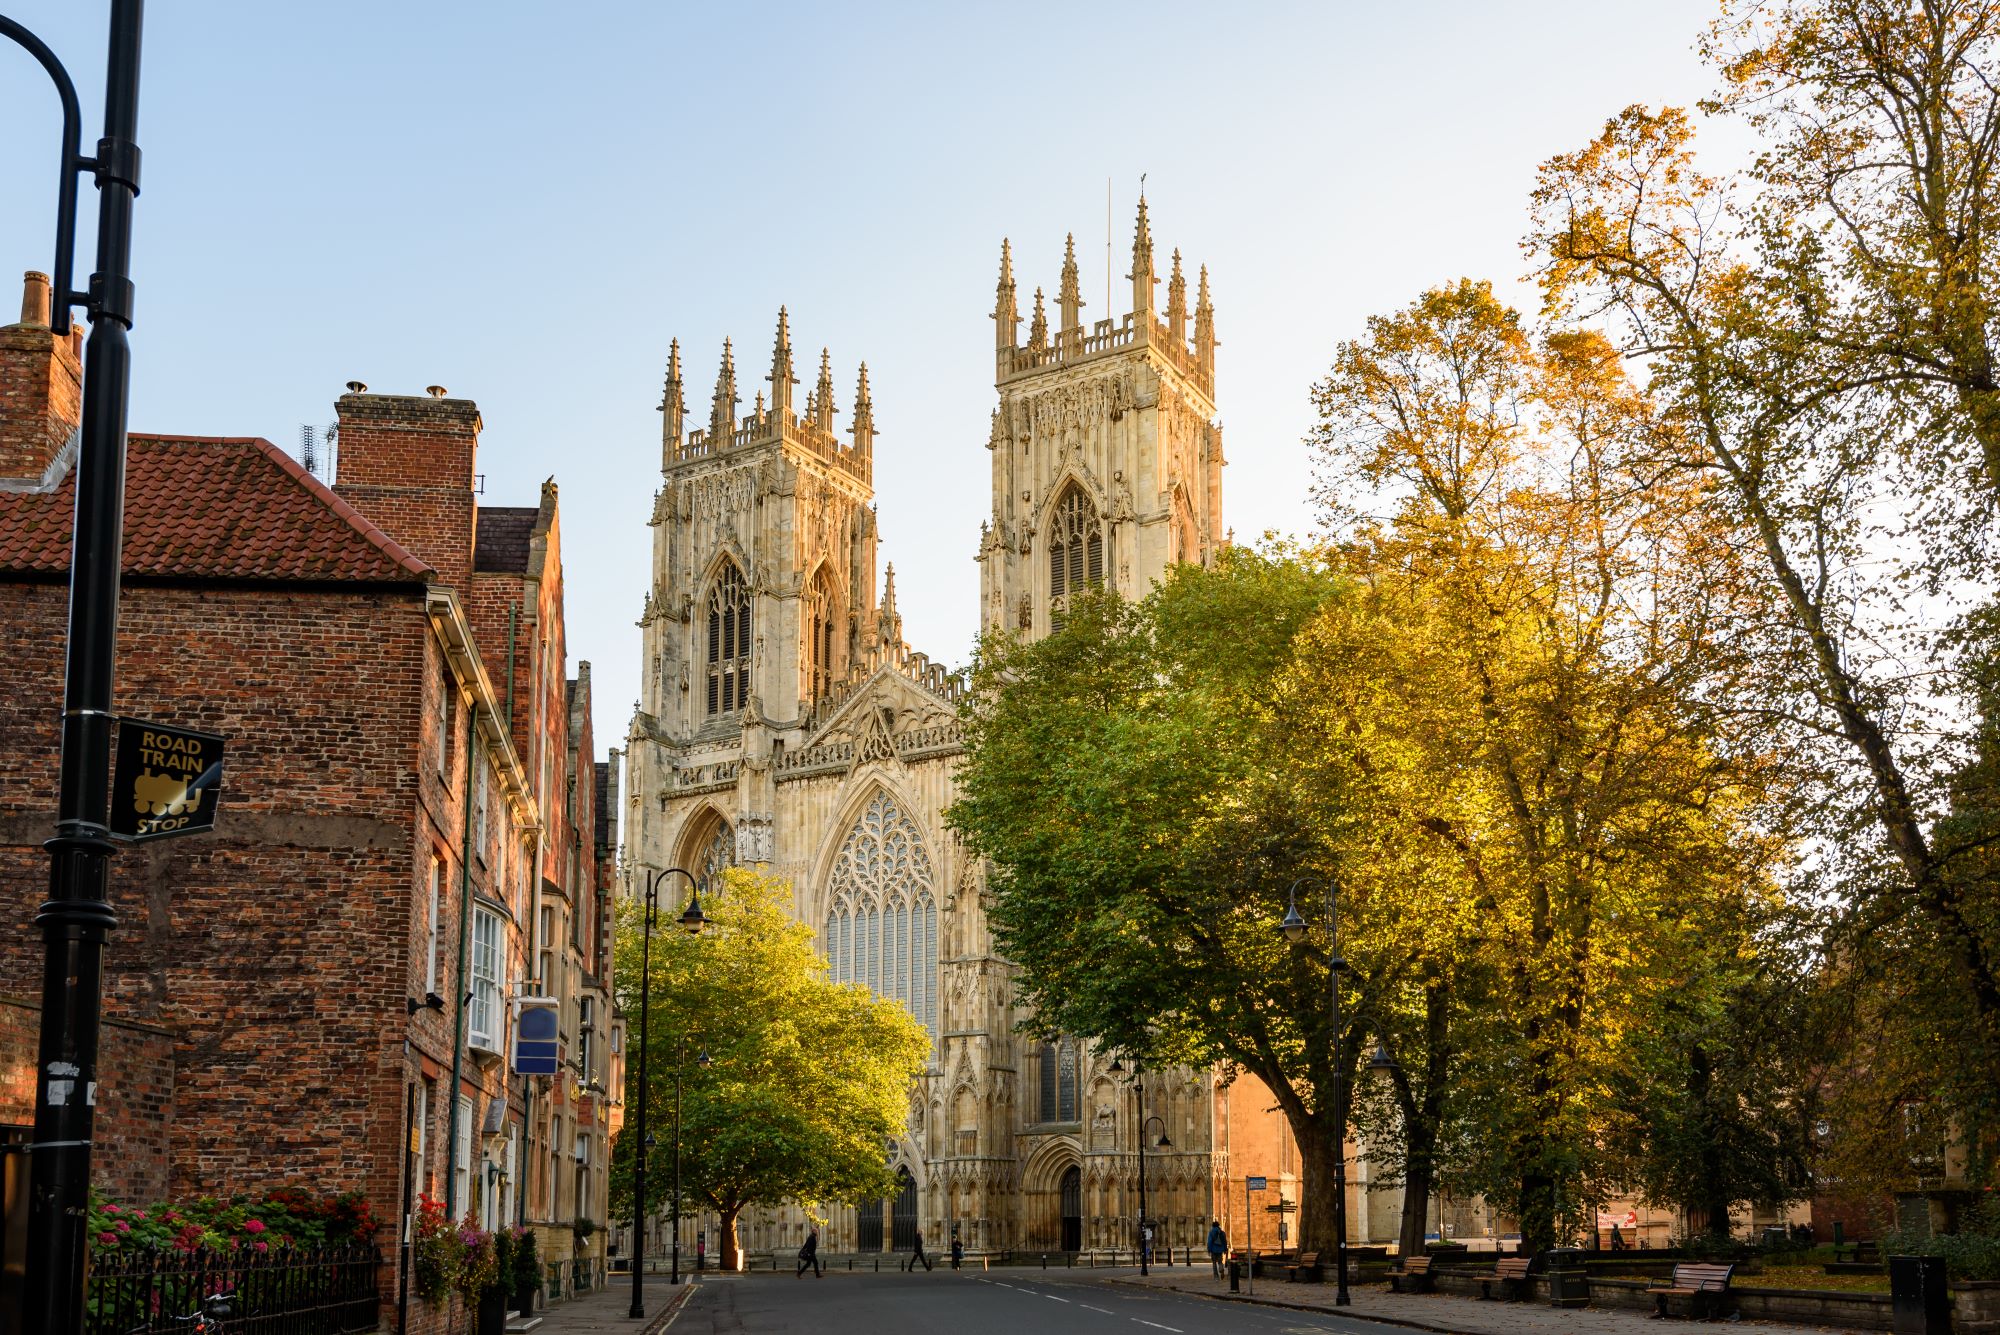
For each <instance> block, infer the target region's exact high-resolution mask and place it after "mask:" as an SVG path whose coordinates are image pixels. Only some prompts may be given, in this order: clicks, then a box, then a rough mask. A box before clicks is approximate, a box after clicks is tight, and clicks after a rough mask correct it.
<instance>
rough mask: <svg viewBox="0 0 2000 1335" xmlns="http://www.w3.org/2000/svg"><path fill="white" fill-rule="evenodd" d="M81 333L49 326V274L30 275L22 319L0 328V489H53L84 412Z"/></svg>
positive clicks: (62, 471)
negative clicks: (65, 334) (64, 334)
mask: <svg viewBox="0 0 2000 1335" xmlns="http://www.w3.org/2000/svg"><path fill="white" fill-rule="evenodd" d="M82 351H83V335H82V333H81V331H79V330H76V329H74V328H73V329H72V330H71V333H70V335H69V336H68V337H67V338H59V337H57V336H56V334H55V333H54V332H53V331H51V330H50V328H49V276H48V275H47V274H43V273H35V272H33V271H30V272H29V273H28V274H27V276H26V278H25V280H24V282H23V283H22V291H21V321H20V323H19V324H10V325H6V326H4V327H0V488H7V489H9V490H15V489H19V488H21V487H22V486H24V485H25V486H28V487H34V488H41V487H46V486H51V485H53V484H54V483H55V482H56V481H57V480H58V479H60V478H61V476H62V474H63V473H64V472H65V471H66V469H67V467H68V460H69V457H70V456H69V454H68V452H67V451H65V449H64V446H65V445H67V444H68V443H69V440H70V437H71V436H73V435H74V434H75V433H76V425H77V422H78V421H79V420H80V419H81V417H82V413H83V397H82V395H83V358H82Z"/></svg>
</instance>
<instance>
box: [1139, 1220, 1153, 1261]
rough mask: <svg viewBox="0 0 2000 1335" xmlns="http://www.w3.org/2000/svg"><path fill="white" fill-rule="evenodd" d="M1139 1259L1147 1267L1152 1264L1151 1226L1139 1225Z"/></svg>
mask: <svg viewBox="0 0 2000 1335" xmlns="http://www.w3.org/2000/svg"><path fill="white" fill-rule="evenodd" d="M1139 1259H1140V1260H1141V1261H1143V1262H1145V1263H1146V1264H1147V1265H1151V1264H1152V1263H1153V1226H1152V1225H1151V1224H1141V1225H1139Z"/></svg>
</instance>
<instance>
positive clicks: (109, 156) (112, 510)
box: [0, 0, 143, 1335]
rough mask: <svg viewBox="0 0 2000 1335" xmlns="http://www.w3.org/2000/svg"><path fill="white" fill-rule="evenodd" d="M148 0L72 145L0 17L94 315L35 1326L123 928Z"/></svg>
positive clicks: (60, 246) (67, 1325)
mask: <svg viewBox="0 0 2000 1335" xmlns="http://www.w3.org/2000/svg"><path fill="white" fill-rule="evenodd" d="M142 18H143V5H142V4H141V0H112V4H111V30H110V50H109V54H108V56H107V59H106V61H105V74H104V137H103V138H101V139H99V140H98V141H97V156H96V157H94V158H86V157H84V156H83V155H82V154H81V153H80V152H79V151H78V140H79V138H80V135H81V129H80V124H81V121H82V115H81V113H80V112H79V111H78V109H77V100H76V88H75V85H73V84H72V83H71V82H70V77H69V74H68V72H67V71H66V70H64V69H63V66H62V62H61V61H59V60H57V59H56V57H55V53H54V52H52V51H50V50H49V48H48V46H47V45H46V44H44V43H43V42H42V40H41V39H40V38H38V37H36V36H35V35H34V34H33V33H31V32H29V31H28V30H27V29H26V28H24V27H22V26H21V25H20V24H19V23H16V22H15V21H14V20H12V19H9V18H4V17H0V36H4V37H7V38H10V39H12V40H13V41H14V42H16V43H17V44H19V45H20V46H21V47H23V48H24V49H26V51H27V52H28V54H30V55H32V56H33V57H34V58H35V59H36V60H37V61H39V62H40V63H41V66H42V68H43V69H44V70H46V71H48V75H49V78H50V80H51V81H52V82H53V83H54V84H55V86H56V95H57V96H58V97H59V98H60V99H61V101H62V114H63V125H62V163H61V175H60V176H59V178H58V185H57V196H56V257H55V268H54V271H53V272H54V276H55V283H54V290H53V292H52V293H51V294H50V295H51V297H52V301H51V304H50V320H49V328H50V331H51V332H52V333H54V334H56V335H58V336H61V335H66V334H68V333H69V313H70V308H71V307H73V306H77V305H82V306H85V307H87V308H88V309H89V311H90V341H89V344H88V347H87V351H86V353H85V356H84V376H83V431H82V442H81V448H80V450H79V452H78V455H77V461H76V527H75V529H74V531H73V532H72V534H71V537H70V557H69V572H70V579H69V643H68V648H67V651H66V656H65V659H64V663H63V715H62V769H61V772H60V776H59V778H58V780H57V787H56V833H55V837H54V838H53V839H51V840H49V841H48V843H47V845H46V847H47V848H48V850H49V898H48V900H47V902H46V903H44V904H43V905H42V907H41V912H39V913H38V914H36V916H35V921H36V922H37V923H38V924H40V926H41V929H42V940H43V942H44V954H43V967H42V1019H41V1037H40V1041H39V1044H38V1046H37V1049H36V1065H35V1069H36V1072H37V1077H36V1082H35V1133H34V1140H33V1141H32V1142H31V1143H30V1144H29V1146H28V1153H29V1170H28V1181H29V1192H28V1258H27V1260H28V1265H27V1288H26V1290H25V1291H24V1293H23V1295H22V1310H23V1312H24V1314H25V1316H26V1318H27V1320H26V1329H27V1331H28V1332H29V1335H74V1333H75V1332H78V1331H81V1330H82V1329H83V1319H84V1308H83V1263H84V1222H85V1215H86V1212H87V1209H88V1206H89V1197H90V1148H91V1146H90V1141H91V1133H92V1128H93V1123H94V1120H95V1119H94V1112H95V1104H96V1098H95V1091H96V1084H97V1029H98V1017H99V1012H100V1010H101V1009H102V1004H103V990H104V989H103V981H104V979H103V974H104V939H105V937H106V936H107V935H109V933H110V931H111V929H112V928H113V927H115V926H117V925H118V919H117V916H116V915H115V914H114V913H112V911H111V904H110V897H109V894H108V891H109V887H110V880H111V855H112V853H113V851H114V849H113V847H112V843H111V835H110V815H111V809H110V804H111V792H110V790H111V725H112V722H113V716H112V713H111V705H112V699H111V695H112V682H113V680H114V678H115V677H116V675H117V668H118V585H119V559H120V553H121V550H122V547H123V538H124V534H123V531H122V530H123V518H124V509H125V413H126V406H127V397H128V391H129V388H130V378H131V362H130V354H131V347H130V344H129V342H128V340H127V338H126V335H127V333H128V332H129V331H130V329H131V327H132V280H131V276H130V275H131V261H132V201H133V199H134V198H136V197H137V195H138V193H139V146H138V144H137V143H136V142H134V141H135V138H136V136H137V134H138V125H139V32H140V28H141V20H142ZM86 171H87V172H90V173H92V174H93V175H95V177H96V178H97V271H96V272H95V273H93V274H92V275H91V276H90V291H89V292H88V293H79V292H72V291H70V290H69V289H70V277H71V270H72V268H73V267H74V263H75V249H76V178H77V175H78V174H79V173H81V172H86Z"/></svg>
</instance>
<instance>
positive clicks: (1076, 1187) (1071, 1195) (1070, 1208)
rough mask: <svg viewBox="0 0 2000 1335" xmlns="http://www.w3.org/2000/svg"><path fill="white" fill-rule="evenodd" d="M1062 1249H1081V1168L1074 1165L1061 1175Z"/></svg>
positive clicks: (1077, 1250) (1070, 1250)
mask: <svg viewBox="0 0 2000 1335" xmlns="http://www.w3.org/2000/svg"><path fill="white" fill-rule="evenodd" d="M1062 1249H1063V1250H1064V1251H1066V1252H1080V1251H1082V1250H1083V1170H1082V1169H1081V1168H1077V1167H1075V1166H1074V1165H1072V1166H1071V1167H1070V1169H1069V1171H1068V1172H1066V1173H1064V1174H1063V1175H1062Z"/></svg>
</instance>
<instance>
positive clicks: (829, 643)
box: [805, 568, 840, 700]
mask: <svg viewBox="0 0 2000 1335" xmlns="http://www.w3.org/2000/svg"><path fill="white" fill-rule="evenodd" d="M839 613H840V608H839V600H838V599H837V598H836V596H835V594H834V588H833V579H832V578H831V577H830V576H829V575H828V574H827V573H826V570H825V569H824V568H822V569H821V570H820V572H819V574H818V575H816V576H814V578H813V582H812V587H811V589H810V591H809V592H808V593H807V594H806V607H805V639H806V643H805V651H806V652H805V659H806V676H807V680H806V691H807V695H806V698H807V699H808V700H818V699H820V698H821V697H822V696H824V695H825V694H826V693H827V692H828V691H830V690H832V689H833V645H834V626H835V624H836V622H837V619H838V617H839Z"/></svg>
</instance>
